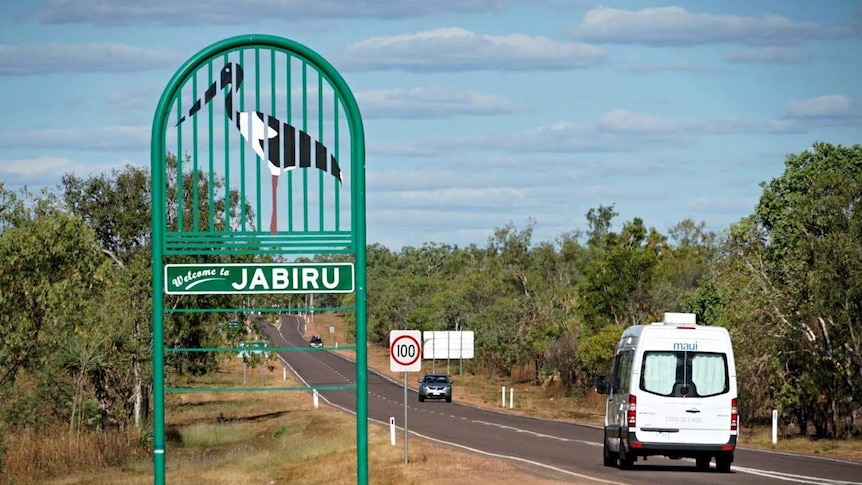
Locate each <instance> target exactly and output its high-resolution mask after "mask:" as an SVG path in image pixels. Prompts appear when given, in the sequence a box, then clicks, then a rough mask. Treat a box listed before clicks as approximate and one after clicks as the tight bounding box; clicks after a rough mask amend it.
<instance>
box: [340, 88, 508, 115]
mask: <svg viewBox="0 0 862 485" xmlns="http://www.w3.org/2000/svg"><path fill="white" fill-rule="evenodd" d="M356 99H357V101H358V103H359V107H360V108H361V110H362V113H363V117H365V118H448V117H452V116H458V115H473V116H492V115H499V114H508V113H512V112H514V111H515V108H514V105H513V104H512V102H511V101H509V100H508V99H506V98H504V97H502V96H497V95H494V94H483V93H477V92H475V91H469V90H466V89H459V88H455V87H451V86H425V87H420V88H413V89H379V90H369V91H359V92H357V93H356Z"/></svg>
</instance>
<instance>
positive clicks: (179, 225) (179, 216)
mask: <svg viewBox="0 0 862 485" xmlns="http://www.w3.org/2000/svg"><path fill="white" fill-rule="evenodd" d="M182 106H183V96H182V93H180V94H179V95H178V96H177V121H179V120H180V119H182V117H183V108H182ZM176 157H177V231H178V232H183V127H182V125H180V124H179V123H178V124H177V154H176Z"/></svg>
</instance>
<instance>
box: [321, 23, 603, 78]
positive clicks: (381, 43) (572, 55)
mask: <svg viewBox="0 0 862 485" xmlns="http://www.w3.org/2000/svg"><path fill="white" fill-rule="evenodd" d="M605 56H606V51H605V49H604V48H602V47H597V46H593V45H589V44H581V43H570V42H557V41H554V40H551V39H548V38H547V37H541V36H529V35H525V34H509V35H487V34H477V33H474V32H471V31H469V30H466V29H463V28H459V27H450V28H439V29H434V30H426V31H422V32H418V33H415V34H402V35H395V36H389V37H371V38H368V39H365V40H362V41H360V42H357V43H355V44H352V45H350V46H348V47H347V48H346V49H344V51H343V52H342V54H341V55H340V62H338V63H337V64H338V65H339V66H342V67H344V68H348V69H355V70H374V69H400V70H405V71H477V70H499V71H530V70H542V69H546V70H550V69H572V68H577V67H583V66H586V65H590V64H594V63H596V62H599V61H601V60H602V59H604V58H605Z"/></svg>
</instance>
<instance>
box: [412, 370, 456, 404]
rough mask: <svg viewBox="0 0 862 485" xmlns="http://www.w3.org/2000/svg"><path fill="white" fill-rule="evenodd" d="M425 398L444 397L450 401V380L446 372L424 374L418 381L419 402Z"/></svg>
mask: <svg viewBox="0 0 862 485" xmlns="http://www.w3.org/2000/svg"><path fill="white" fill-rule="evenodd" d="M426 399H445V400H446V402H452V381H450V380H449V376H447V375H446V374H425V376H424V377H423V378H422V379H421V380H420V381H419V402H425V400H426Z"/></svg>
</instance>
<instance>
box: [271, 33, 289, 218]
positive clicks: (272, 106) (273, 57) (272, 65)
mask: <svg viewBox="0 0 862 485" xmlns="http://www.w3.org/2000/svg"><path fill="white" fill-rule="evenodd" d="M269 86H270V88H269V89H270V93H269V112H270V113H272V115H273V116H275V117H276V118H278V112H277V111H276V109H275V98H276V91H277V90H276V87H275V49H270V50H269ZM281 119H284V118H281ZM282 136H287V134H286V133H285V134H283V135H282ZM283 144H284V143H283V140H282V145H283ZM267 146H269V144H267ZM280 160H281V162H282V166H283V164H284V161H285V154H282V156H281V158H280ZM278 175H279V176H281V171H279V173H278ZM276 193H277V191H276ZM275 196H276V195H275V193H273V197H275ZM280 205H282V206H283V205H284V202H282V203H281V204H280Z"/></svg>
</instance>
